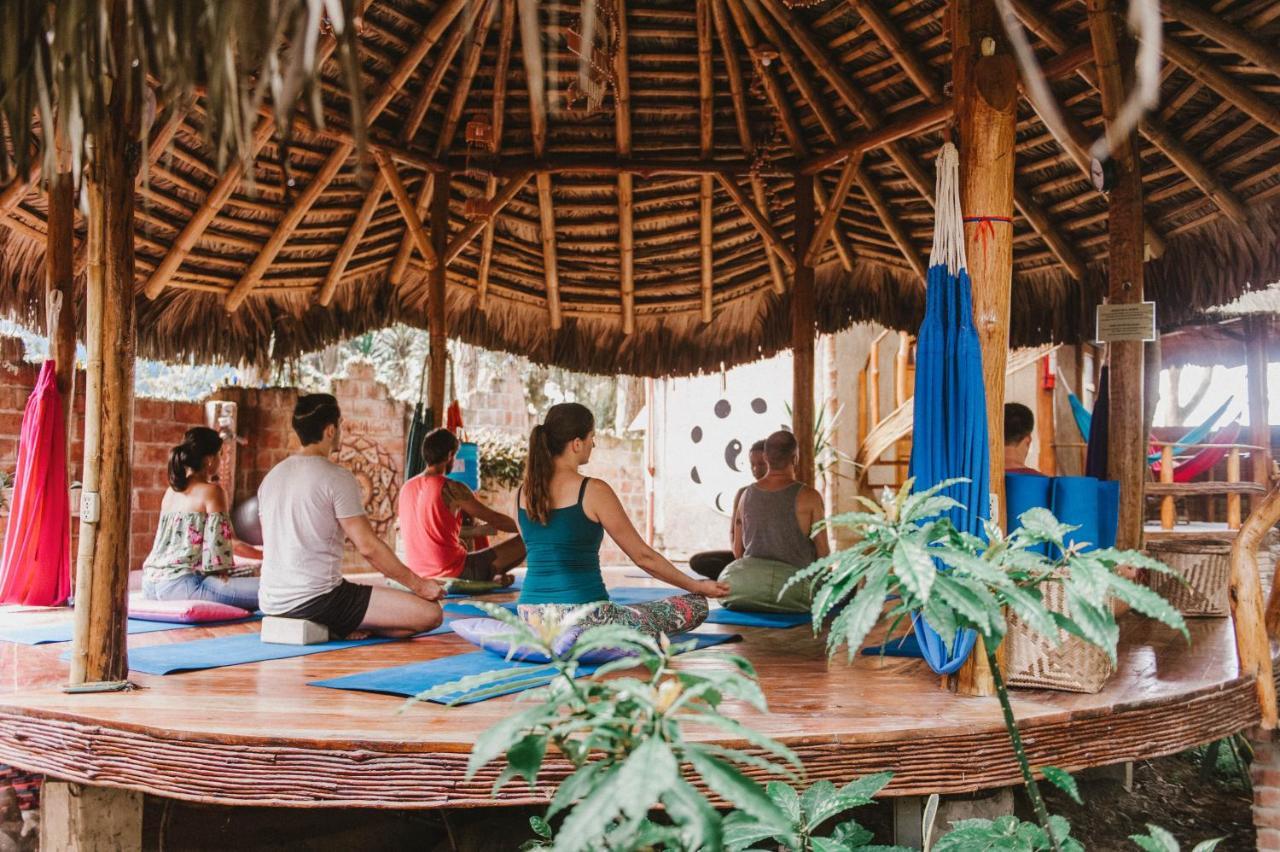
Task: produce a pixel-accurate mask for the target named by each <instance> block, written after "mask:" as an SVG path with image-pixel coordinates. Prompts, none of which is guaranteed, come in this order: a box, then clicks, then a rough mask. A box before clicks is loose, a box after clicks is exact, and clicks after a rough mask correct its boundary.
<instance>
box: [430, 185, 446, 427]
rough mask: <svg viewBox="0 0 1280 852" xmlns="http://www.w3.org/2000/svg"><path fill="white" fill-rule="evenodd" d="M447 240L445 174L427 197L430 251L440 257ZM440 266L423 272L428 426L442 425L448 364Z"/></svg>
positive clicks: (443, 279) (442, 268)
mask: <svg viewBox="0 0 1280 852" xmlns="http://www.w3.org/2000/svg"><path fill="white" fill-rule="evenodd" d="M448 240H449V175H448V174H447V173H445V174H441V175H439V176H437V178H436V191H435V194H434V195H432V196H431V242H432V246H431V248H432V252H433V253H434V254H435V255H436V256H437V257H439V256H442V255H443V254H444V252H445V250H446V246H447V244H448ZM446 274H447V270H446V268H445V265H444V264H443V263H437V264H436V265H435V266H434V267H433V268H432V269H431V270H430V271H429V272H428V273H427V334H428V342H429V348H428V350H427V357H428V359H429V360H428V362H427V405H428V406H429V407H430V409H431V427H432V428H433V429H434V428H438V427H440V426H442V425H443V424H444V406H445V398H444V380H445V368H446V365H447V363H448V358H449V353H448V344H449V340H448V336H447V332H446V329H445V321H446V320H445V314H446V310H447V307H448V306H447V305H446V304H445V295H446V294H445V275H446Z"/></svg>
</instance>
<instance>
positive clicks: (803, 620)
mask: <svg viewBox="0 0 1280 852" xmlns="http://www.w3.org/2000/svg"><path fill="white" fill-rule="evenodd" d="M812 620H813V619H812V616H810V615H809V613H807V612H739V611H737V610H732V609H724V608H723V607H719V608H717V609H713V610H711V612H710V613H709V614H708V615H707V624H732V625H734V626H736V627H773V628H777V629H779V630H786V629H787V628H790V627H799V626H800V625H802V624H810V623H812Z"/></svg>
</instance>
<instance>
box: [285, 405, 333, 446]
mask: <svg viewBox="0 0 1280 852" xmlns="http://www.w3.org/2000/svg"><path fill="white" fill-rule="evenodd" d="M341 419H342V409H341V408H339V407H338V399H337V397H335V396H334V395H333V394H331V393H309V394H304V395H303V396H300V397H298V401H297V402H296V403H295V404H294V406H293V431H294V432H296V433H297V435H298V440H299V441H301V442H302V446H304V447H306V446H309V445H311V444H318V443H320V442H321V441H323V440H324V430H325V429H326V428H327V427H329V426H337V425H338V421H339V420H341Z"/></svg>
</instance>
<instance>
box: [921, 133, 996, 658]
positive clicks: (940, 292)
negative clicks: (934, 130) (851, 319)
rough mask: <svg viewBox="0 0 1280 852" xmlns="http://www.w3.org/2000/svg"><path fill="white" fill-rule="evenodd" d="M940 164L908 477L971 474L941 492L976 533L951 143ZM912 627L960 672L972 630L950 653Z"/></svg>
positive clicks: (965, 290)
mask: <svg viewBox="0 0 1280 852" xmlns="http://www.w3.org/2000/svg"><path fill="white" fill-rule="evenodd" d="M937 168H938V191H937V198H938V204H937V219H936V221H935V223H934V235H933V252H932V253H931V255H930V257H929V275H928V284H927V290H926V294H925V314H924V322H923V323H922V324H921V325H920V334H919V337H918V338H917V344H916V387H915V424H914V438H913V439H912V444H911V476H912V477H914V478H915V489H916V490H917V491H923V490H924V489H926V488H931V487H932V486H934V485H936V484H937V483H939V482H941V481H942V480H944V479H951V478H955V477H964V478H966V479H968V480H969V481H968V482H961V483H957V484H955V485H952V486H950V487H949V488H948V489H947V490H946V491H944V492H943V493H944V494H946V495H947V496H949V497H952V498H953V499H955V500H956V501H957V502H959V503H960V507H958V508H955V509H952V510H951V511H950V513H949V514H950V517H951V520H952V522H953V523H955V525H956V526H957V527H958V528H959V529H962V530H966V531H968V532H971V533H974V534H975V535H981V534H982V531H983V530H982V524H983V521H984V520H985V519H986V518H987V517H988V511H989V504H990V497H989V495H990V492H991V486H990V453H989V451H988V447H987V393H986V388H985V386H984V385H983V381H982V350H981V347H980V345H979V343H978V332H977V330H976V329H975V328H974V325H973V294H972V290H971V287H970V283H969V273H968V271H967V270H966V268H965V266H966V264H965V253H964V221H963V219H962V217H961V214H960V192H959V157H958V155H957V153H956V148H955V146H954V145H952V144H951V143H947V144H946V145H944V146H943V147H942V151H941V152H940V154H939V156H938V165H937ZM981 225H985V223H980V226H981ZM914 624H915V635H916V640H917V641H918V643H919V645H920V650H921V652H922V655H923V656H924V659H925V661H926V662H928V664H929V667H930V668H932V669H933V670H934V671H935V672H937V673H938V674H951V673H953V672H955V671H956V670H958V669H959V668H960V666H961V665H963V664H964V661H965V659H966V658H967V657H968V656H969V654H970V652H971V651H972V650H973V646H974V642H975V641H976V640H977V635H976V634H975V633H974V632H973V631H971V630H959V631H957V632H956V635H955V637H954V639H953V643H952V647H951V650H950V652H948V650H947V647H946V643H945V642H944V641H943V639H942V637H941V636H940V635H938V633H937V631H935V630H934V629H933V628H932V627H931V626H930V625H929V623H928V622H927V621H926V620H925V619H924V617H923V616H921V615H918V614H917V615H916V617H915V619H914Z"/></svg>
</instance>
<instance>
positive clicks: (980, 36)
mask: <svg viewBox="0 0 1280 852" xmlns="http://www.w3.org/2000/svg"><path fill="white" fill-rule="evenodd" d="M951 13H952V14H951V18H952V27H953V31H952V35H951V50H952V79H953V80H954V91H955V100H956V118H957V121H958V124H959V131H960V133H959V136H960V140H959V146H960V207H961V210H962V212H963V214H964V216H965V217H966V218H969V217H981V218H982V221H979V222H975V223H969V224H966V225H965V250H966V252H967V255H968V262H969V275H970V277H971V279H972V281H973V320H974V325H975V326H976V327H977V330H978V338H979V341H980V343H981V347H982V377H983V382H984V383H985V385H986V396H987V429H988V446H989V452H990V456H991V471H990V473H991V493H992V504H993V508H994V509H995V511H996V512H997V513H998V517H996V518H994V519H993V520H996V521H997V522H998V523H1000V525H1001V526H1004V524H1005V517H1004V516H1005V511H1004V384H1005V362H1006V359H1007V356H1008V351H1009V297H1010V288H1011V286H1012V283H1013V225H1012V219H1013V175H1014V143H1015V138H1014V132H1015V129H1016V124H1017V103H1018V66H1017V63H1016V62H1015V61H1014V58H1013V55H1012V53H1011V52H1010V49H1009V45H1008V44H1007V43H1006V41H1005V37H1004V31H1003V27H1002V26H1001V23H1000V17H999V14H998V12H997V11H996V8H995V4H994V3H993V2H992V0H953V2H952V5H951ZM971 508H972V509H974V510H978V509H982V508H986V507H979V506H973V507H971ZM952 681H953V683H952V686H953V687H954V688H955V690H956V691H957V692H959V693H960V694H963V695H993V694H995V683H994V682H993V681H992V678H991V671H990V669H989V668H988V666H987V662H986V658H985V655H984V652H983V650H982V646H981V640H979V645H978V646H977V647H975V648H974V651H973V653H972V654H971V655H970V656H969V660H968V662H967V663H965V665H964V667H963V668H961V669H960V671H959V672H957V673H956V674H955V675H954V676H953V678H952Z"/></svg>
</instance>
